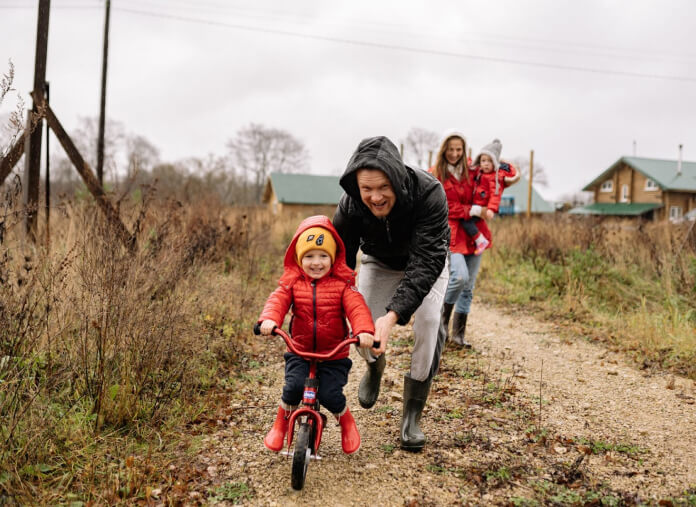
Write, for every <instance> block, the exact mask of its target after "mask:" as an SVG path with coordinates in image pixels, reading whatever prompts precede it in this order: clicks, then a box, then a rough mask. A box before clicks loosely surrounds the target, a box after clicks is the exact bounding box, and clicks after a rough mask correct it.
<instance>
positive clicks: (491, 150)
mask: <svg viewBox="0 0 696 507" xmlns="http://www.w3.org/2000/svg"><path fill="white" fill-rule="evenodd" d="M502 150H503V143H501V142H500V139H493V141H492V142H490V143H489V144H487V145H486V146H484V147H483V148H481V153H479V154H478V155H477V156H476V161H475V162H474V165H480V164H481V155H488V156H489V157H491V160H492V161H493V168H494V169H495V170H496V171H497V170H498V168H499V167H500V152H501V151H502Z"/></svg>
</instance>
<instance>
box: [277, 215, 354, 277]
mask: <svg viewBox="0 0 696 507" xmlns="http://www.w3.org/2000/svg"><path fill="white" fill-rule="evenodd" d="M311 227H322V228H324V229H326V230H327V231H329V232H330V233H331V235H332V236H333V238H334V240H336V260H335V261H334V263H333V264H332V265H331V269H330V270H329V273H328V274H327V275H326V276H331V275H333V276H335V277H337V278H339V279H341V280H344V281H346V282H347V283H350V284H351V285H352V284H354V283H355V272H354V271H353V270H352V269H350V268H349V267H348V264H346V247H345V245H344V244H343V240H342V239H341V236H339V235H338V232H337V231H336V229H335V228H334V226H333V224H332V223H331V220H330V219H329V217H327V216H324V215H315V216H311V217H308V218H305V219H304V220H303V221H302V222H301V223H300V225H298V226H297V230H296V231H295V235H294V236H293V237H292V241H291V242H290V245H289V246H288V248H287V250H286V251H285V259H284V261H283V267H284V268H285V269H284V271H283V275H282V276H281V277H280V280H279V281H278V283H279V284H280V285H283V286H286V287H288V286H291V285H292V284H293V283H295V281H297V279H298V278H302V277H304V276H306V275H305V272H304V271H302V268H301V267H300V265H299V264H298V263H297V256H296V252H295V247H296V245H297V238H299V236H300V234H302V233H303V232H304V231H306V230H307V229H310V228H311Z"/></svg>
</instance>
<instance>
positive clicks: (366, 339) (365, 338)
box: [358, 333, 375, 349]
mask: <svg viewBox="0 0 696 507" xmlns="http://www.w3.org/2000/svg"><path fill="white" fill-rule="evenodd" d="M358 338H359V339H360V343H358V347H360V348H361V349H367V348H372V344H373V343H374V342H375V335H373V334H370V333H360V334H359V335H358Z"/></svg>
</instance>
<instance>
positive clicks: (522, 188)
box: [503, 176, 554, 214]
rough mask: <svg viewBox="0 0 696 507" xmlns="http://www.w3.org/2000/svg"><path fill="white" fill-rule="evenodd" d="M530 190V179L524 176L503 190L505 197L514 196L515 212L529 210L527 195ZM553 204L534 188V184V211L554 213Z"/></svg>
mask: <svg viewBox="0 0 696 507" xmlns="http://www.w3.org/2000/svg"><path fill="white" fill-rule="evenodd" d="M528 192H529V180H527V179H526V178H525V177H524V176H522V177H520V181H518V182H517V183H515V184H514V185H512V186H510V187H507V188H506V189H505V190H504V191H503V197H514V199H515V204H514V205H515V214H519V213H525V212H526V211H527V197H528ZM553 212H554V209H553V205H552V204H550V203H549V202H548V201H546V200H544V198H543V197H541V196H540V195H539V193H538V192H537V191H536V190H535V189H534V185H532V213H553Z"/></svg>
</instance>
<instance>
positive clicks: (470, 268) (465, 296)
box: [445, 253, 481, 314]
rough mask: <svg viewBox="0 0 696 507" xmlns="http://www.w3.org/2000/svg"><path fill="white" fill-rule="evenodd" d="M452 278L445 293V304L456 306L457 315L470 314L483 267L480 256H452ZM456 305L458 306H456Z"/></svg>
mask: <svg viewBox="0 0 696 507" xmlns="http://www.w3.org/2000/svg"><path fill="white" fill-rule="evenodd" d="M449 266H450V277H449V282H448V283H447V292H445V303H447V304H450V305H455V306H454V311H455V312H457V313H466V314H468V313H469V309H470V308H471V300H472V299H473V298H474V285H476V277H477V276H478V272H479V268H480V267H481V256H480V255H464V254H459V253H451V254H450V264H449ZM455 303H456V304H455Z"/></svg>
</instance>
